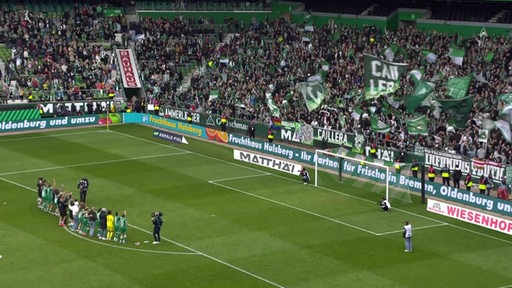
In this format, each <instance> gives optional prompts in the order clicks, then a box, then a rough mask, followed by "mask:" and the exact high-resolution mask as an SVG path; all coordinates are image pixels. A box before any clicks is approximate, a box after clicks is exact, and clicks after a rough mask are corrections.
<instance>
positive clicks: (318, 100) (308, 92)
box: [299, 75, 327, 111]
mask: <svg viewBox="0 0 512 288" xmlns="http://www.w3.org/2000/svg"><path fill="white" fill-rule="evenodd" d="M315 76H316V75H315ZM315 76H313V77H310V78H309V79H308V81H307V82H300V83H299V91H300V93H301V94H302V97H303V98H304V102H306V107H307V108H308V111H313V110H315V109H316V108H318V107H320V105H322V102H323V101H324V98H325V96H326V95H327V89H326V88H325V86H324V84H323V81H322V80H321V79H320V80H318V78H321V77H320V76H318V77H315Z"/></svg>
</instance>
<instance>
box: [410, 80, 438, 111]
mask: <svg viewBox="0 0 512 288" xmlns="http://www.w3.org/2000/svg"><path fill="white" fill-rule="evenodd" d="M434 87H435V85H434V83H431V82H427V81H419V82H418V84H417V85H416V88H415V89H414V93H413V94H411V95H409V96H405V106H406V108H407V112H412V111H413V110H414V109H416V108H418V106H420V104H421V102H423V100H425V98H427V97H428V95H430V93H432V91H434Z"/></svg>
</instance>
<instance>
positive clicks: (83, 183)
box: [76, 178, 89, 203]
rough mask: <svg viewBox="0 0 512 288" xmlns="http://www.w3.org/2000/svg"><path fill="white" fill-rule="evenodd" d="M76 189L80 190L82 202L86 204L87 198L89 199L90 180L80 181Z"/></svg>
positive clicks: (83, 179)
mask: <svg viewBox="0 0 512 288" xmlns="http://www.w3.org/2000/svg"><path fill="white" fill-rule="evenodd" d="M76 188H78V189H79V190H80V202H83V203H85V198H86V197H87V191H88V190H89V180H87V178H82V179H80V181H78V184H77V185H76Z"/></svg>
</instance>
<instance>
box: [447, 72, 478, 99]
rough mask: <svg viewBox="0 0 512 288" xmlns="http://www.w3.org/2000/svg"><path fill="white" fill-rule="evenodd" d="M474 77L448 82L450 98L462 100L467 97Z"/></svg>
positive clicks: (468, 76)
mask: <svg viewBox="0 0 512 288" xmlns="http://www.w3.org/2000/svg"><path fill="white" fill-rule="evenodd" d="M471 77H472V75H471V74H470V75H467V76H464V77H459V78H452V79H450V80H448V82H447V84H446V88H447V91H448V95H447V96H448V98H451V99H461V98H464V97H466V93H467V91H468V88H469V83H470V82H471Z"/></svg>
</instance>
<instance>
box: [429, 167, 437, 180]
mask: <svg viewBox="0 0 512 288" xmlns="http://www.w3.org/2000/svg"><path fill="white" fill-rule="evenodd" d="M427 176H428V181H430V182H434V180H435V179H436V169H434V166H433V165H430V167H428V172H427Z"/></svg>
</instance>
